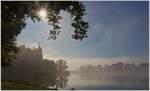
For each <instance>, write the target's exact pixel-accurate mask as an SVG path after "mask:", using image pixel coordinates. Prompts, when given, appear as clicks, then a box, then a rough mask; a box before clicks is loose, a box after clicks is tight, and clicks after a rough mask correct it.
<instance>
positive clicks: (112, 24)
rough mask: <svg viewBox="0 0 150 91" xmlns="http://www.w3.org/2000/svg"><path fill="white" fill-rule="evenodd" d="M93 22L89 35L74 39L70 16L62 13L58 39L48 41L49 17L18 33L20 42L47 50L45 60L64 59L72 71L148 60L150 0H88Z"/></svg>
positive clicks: (44, 55)
mask: <svg viewBox="0 0 150 91" xmlns="http://www.w3.org/2000/svg"><path fill="white" fill-rule="evenodd" d="M84 4H85V6H86V10H87V15H86V16H85V19H86V20H87V21H88V22H89V25H90V28H89V29H88V38H87V39H84V40H83V41H77V40H74V39H72V38H71V35H72V33H73V29H72V27H71V26H70V21H71V19H70V17H69V15H68V14H66V13H64V12H61V13H60V14H61V15H62V16H63V19H62V20H61V23H60V25H61V27H62V28H61V30H62V31H61V33H60V35H59V37H58V39H56V40H47V38H48V34H49V30H50V28H51V27H50V26H49V25H48V23H47V22H46V20H43V21H40V22H36V23H33V22H32V21H31V20H30V19H28V20H27V26H26V28H25V29H24V30H23V31H22V33H21V34H20V35H19V36H18V38H17V42H18V44H19V45H22V44H25V45H26V46H27V47H30V48H33V47H37V46H38V43H39V42H40V45H41V47H42V49H43V58H45V59H53V60H56V59H64V60H66V61H67V62H68V66H69V69H70V70H75V69H78V68H79V67H80V66H81V65H84V64H93V65H96V64H101V65H104V64H112V63H116V62H119V61H121V62H125V63H135V64H139V63H141V62H148V26H149V25H148V2H144V1H143V2H142V1H140V2H138V1H137V2H131V1H129V2H128V1H126V2H122V1H121V2H120V1H117V2H104V1H101V2H96V1H95V2H87V1H86V2H84Z"/></svg>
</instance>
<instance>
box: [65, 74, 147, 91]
mask: <svg viewBox="0 0 150 91" xmlns="http://www.w3.org/2000/svg"><path fill="white" fill-rule="evenodd" d="M71 88H74V89H77V90H145V89H148V88H149V80H148V75H147V76H146V75H142V74H96V73H71V74H70V76H69V77H68V82H67V86H66V87H65V88H63V89H71Z"/></svg>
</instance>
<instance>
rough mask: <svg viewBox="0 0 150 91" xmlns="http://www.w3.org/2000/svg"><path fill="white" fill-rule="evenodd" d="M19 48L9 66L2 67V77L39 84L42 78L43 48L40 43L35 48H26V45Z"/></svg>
mask: <svg viewBox="0 0 150 91" xmlns="http://www.w3.org/2000/svg"><path fill="white" fill-rule="evenodd" d="M18 48H19V52H18V53H17V55H16V60H15V61H12V63H11V65H10V66H9V67H6V68H2V79H4V80H14V79H15V80H17V81H18V80H19V81H25V82H31V83H37V84H39V83H40V80H41V79H42V78H41V77H42V76H41V72H42V65H41V64H42V60H43V56H42V48H41V47H40V45H39V46H38V48H33V49H30V48H26V47H25V45H21V46H19V47H18Z"/></svg>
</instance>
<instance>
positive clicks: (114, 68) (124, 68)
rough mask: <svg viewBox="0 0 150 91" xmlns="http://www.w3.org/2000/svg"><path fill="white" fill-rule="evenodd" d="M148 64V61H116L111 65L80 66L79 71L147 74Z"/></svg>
mask: <svg viewBox="0 0 150 91" xmlns="http://www.w3.org/2000/svg"><path fill="white" fill-rule="evenodd" d="M148 69H149V65H148V63H141V64H139V65H135V64H134V63H131V64H129V63H126V64H125V63H123V62H118V63H114V64H112V65H104V66H102V65H100V64H99V65H96V66H93V65H84V66H81V67H80V71H81V72H88V73H147V74H148Z"/></svg>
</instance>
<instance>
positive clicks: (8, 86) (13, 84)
mask: <svg viewBox="0 0 150 91" xmlns="http://www.w3.org/2000/svg"><path fill="white" fill-rule="evenodd" d="M1 84H2V85H1V88H2V89H5V90H20V89H21V90H55V89H48V88H46V87H41V86H37V85H33V84H29V83H25V82H24V83H23V82H17V81H11V80H8V81H6V80H5V81H4V80H3V81H1Z"/></svg>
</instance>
